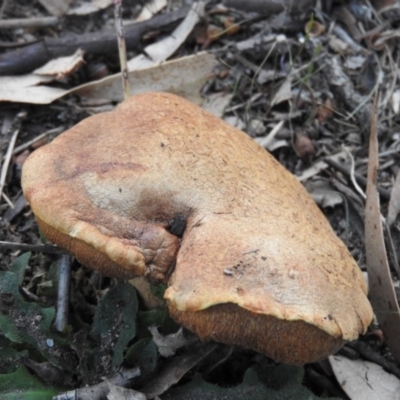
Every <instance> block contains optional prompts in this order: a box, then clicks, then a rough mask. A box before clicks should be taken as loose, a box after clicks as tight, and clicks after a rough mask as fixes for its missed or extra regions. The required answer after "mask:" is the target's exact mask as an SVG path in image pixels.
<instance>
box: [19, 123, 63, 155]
mask: <svg viewBox="0 0 400 400" xmlns="http://www.w3.org/2000/svg"><path fill="white" fill-rule="evenodd" d="M64 129H65V127H64V126H59V127H57V128H53V129H50V130H48V131H46V132H44V133H41V134H40V135H39V136H36V137H35V138H33V139H32V140H29V142H26V143H24V144H21V145H20V146H18V147H16V148H15V149H14V150H13V155H15V154H18V153H20V152H21V151H23V150H25V149H27V148H28V147H31V146H32V145H33V144H34V143H36V142H38V141H39V140H41V139H43V138H45V137H46V136H49V135H57V134H58V133H61V132H62V131H64Z"/></svg>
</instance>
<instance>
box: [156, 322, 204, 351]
mask: <svg viewBox="0 0 400 400" xmlns="http://www.w3.org/2000/svg"><path fill="white" fill-rule="evenodd" d="M149 331H150V333H151V335H152V336H153V340H154V343H155V344H156V345H157V348H158V351H159V353H160V354H161V355H162V356H163V357H171V356H173V355H174V354H175V352H176V351H177V350H178V349H180V348H181V347H184V346H187V345H188V344H190V343H193V342H194V341H196V340H197V339H196V337H195V336H193V335H191V336H190V337H186V336H185V335H184V333H183V329H182V328H181V329H179V331H178V332H176V333H171V334H170V335H165V336H164V335H161V333H160V332H158V329H157V327H155V326H151V327H150V328H149Z"/></svg>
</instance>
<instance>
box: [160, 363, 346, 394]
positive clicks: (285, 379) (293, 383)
mask: <svg viewBox="0 0 400 400" xmlns="http://www.w3.org/2000/svg"><path fill="white" fill-rule="evenodd" d="M260 375H262V376H261V377H260ZM302 376H303V370H302V368H300V367H292V366H288V365H281V366H278V367H271V368H266V369H262V370H261V369H258V368H257V369H253V368H250V369H248V370H247V371H246V374H245V376H244V378H243V382H242V383H241V384H240V385H238V386H234V387H230V388H222V387H220V386H217V385H212V384H210V383H207V382H205V381H204V380H203V379H202V378H201V376H200V375H196V376H195V378H194V379H193V380H192V381H191V382H190V383H189V384H187V385H184V386H181V387H177V388H173V389H170V390H169V391H167V392H166V393H165V395H163V396H161V399H162V400H187V399H189V398H190V400H203V399H218V400H242V399H251V400H318V399H320V398H319V397H318V396H316V395H314V394H313V393H311V392H310V391H309V390H308V389H307V388H305V387H304V386H302V385H301V380H302ZM274 379H278V382H274ZM266 381H268V382H269V383H273V384H274V387H276V389H271V388H267V387H266V386H265V384H264V382H266ZM325 400H328V399H325ZM331 400H335V399H333V398H331ZM336 400H339V399H336Z"/></svg>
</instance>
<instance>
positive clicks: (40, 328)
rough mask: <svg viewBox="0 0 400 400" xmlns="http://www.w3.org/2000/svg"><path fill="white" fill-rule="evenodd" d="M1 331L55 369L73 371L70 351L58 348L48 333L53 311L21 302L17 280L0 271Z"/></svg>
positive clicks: (15, 276) (12, 274)
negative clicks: (54, 366)
mask: <svg viewBox="0 0 400 400" xmlns="http://www.w3.org/2000/svg"><path fill="white" fill-rule="evenodd" d="M0 282H1V285H0V331H1V332H2V334H3V335H4V336H5V337H6V338H8V339H9V340H11V341H13V342H17V343H28V344H30V345H32V346H33V347H35V348H36V349H38V350H39V351H40V353H41V354H42V355H43V356H44V357H45V358H46V359H47V360H49V361H51V362H52V363H53V364H54V365H56V366H58V367H60V368H65V369H68V370H73V369H74V362H75V360H74V357H73V355H72V352H71V351H68V350H67V349H65V348H64V347H61V346H60V344H59V343H60V341H59V339H58V338H57V337H56V336H54V335H53V334H52V333H51V332H50V325H51V322H52V320H53V318H54V309H53V308H43V307H40V306H39V305H38V304H37V303H31V302H27V301H25V300H24V298H23V297H22V296H21V294H20V292H19V280H18V276H17V275H16V274H14V273H12V272H8V271H6V272H4V271H0Z"/></svg>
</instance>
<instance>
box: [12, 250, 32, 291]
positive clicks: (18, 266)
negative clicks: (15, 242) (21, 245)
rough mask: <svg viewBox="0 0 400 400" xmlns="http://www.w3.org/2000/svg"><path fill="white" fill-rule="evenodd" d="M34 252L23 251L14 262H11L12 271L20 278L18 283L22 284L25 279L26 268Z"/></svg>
mask: <svg viewBox="0 0 400 400" xmlns="http://www.w3.org/2000/svg"><path fill="white" fill-rule="evenodd" d="M31 255H32V253H31V252H27V253H22V254H21V255H20V256H19V257H17V258H16V259H15V260H14V262H13V263H12V264H11V267H10V272H13V273H14V274H15V275H16V276H17V279H18V283H19V284H20V285H21V284H22V281H23V280H24V276H25V270H26V267H27V266H28V262H29V259H30V258H31Z"/></svg>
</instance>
